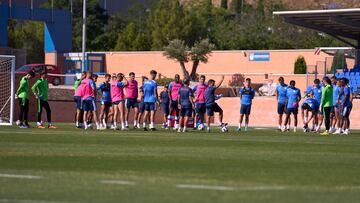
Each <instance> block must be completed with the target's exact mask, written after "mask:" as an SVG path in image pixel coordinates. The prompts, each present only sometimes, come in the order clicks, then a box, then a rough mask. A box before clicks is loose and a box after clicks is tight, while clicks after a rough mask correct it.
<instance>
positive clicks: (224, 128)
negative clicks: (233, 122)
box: [221, 125, 229, 133]
mask: <svg viewBox="0 0 360 203" xmlns="http://www.w3.org/2000/svg"><path fill="white" fill-rule="evenodd" d="M221 132H223V133H227V132H229V129H228V127H227V125H223V126H221Z"/></svg>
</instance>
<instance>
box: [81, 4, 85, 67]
mask: <svg viewBox="0 0 360 203" xmlns="http://www.w3.org/2000/svg"><path fill="white" fill-rule="evenodd" d="M82 29H83V32H82V71H84V70H85V59H86V58H85V54H86V0H83V27H82Z"/></svg>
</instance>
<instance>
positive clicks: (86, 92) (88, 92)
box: [81, 71, 100, 130]
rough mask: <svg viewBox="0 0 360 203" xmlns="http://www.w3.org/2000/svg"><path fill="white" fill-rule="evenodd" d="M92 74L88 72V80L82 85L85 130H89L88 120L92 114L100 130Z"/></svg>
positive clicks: (83, 81)
mask: <svg viewBox="0 0 360 203" xmlns="http://www.w3.org/2000/svg"><path fill="white" fill-rule="evenodd" d="M92 76H93V75H92V72H91V71H87V72H86V78H85V79H84V80H82V81H81V85H83V91H82V94H81V98H82V101H83V110H84V127H85V130H87V129H89V125H88V123H87V119H88V116H89V114H90V113H92V114H93V119H94V121H95V124H96V129H98V130H100V125H99V122H98V118H97V111H96V105H95V93H96V85H95V83H94V81H93V80H92Z"/></svg>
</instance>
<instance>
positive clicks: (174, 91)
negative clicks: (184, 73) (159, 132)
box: [168, 74, 183, 130]
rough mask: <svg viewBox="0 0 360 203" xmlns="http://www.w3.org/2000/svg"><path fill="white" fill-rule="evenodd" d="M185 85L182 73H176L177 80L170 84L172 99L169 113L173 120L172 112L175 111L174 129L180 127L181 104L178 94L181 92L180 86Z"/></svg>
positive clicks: (170, 118)
mask: <svg viewBox="0 0 360 203" xmlns="http://www.w3.org/2000/svg"><path fill="white" fill-rule="evenodd" d="M182 86H183V84H182V82H181V81H180V75H179V74H176V75H175V80H174V81H173V82H171V83H170V85H169V95H170V99H171V101H170V102H171V103H170V115H169V118H168V119H169V120H172V119H173V117H172V113H173V111H175V125H174V130H177V129H178V127H179V113H180V110H179V104H178V94H179V90H180V88H181V87H182Z"/></svg>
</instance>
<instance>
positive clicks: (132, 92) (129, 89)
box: [126, 80, 138, 99]
mask: <svg viewBox="0 0 360 203" xmlns="http://www.w3.org/2000/svg"><path fill="white" fill-rule="evenodd" d="M126 98H129V99H137V98H138V82H137V81H136V80H129V81H128V84H127V86H126Z"/></svg>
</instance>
